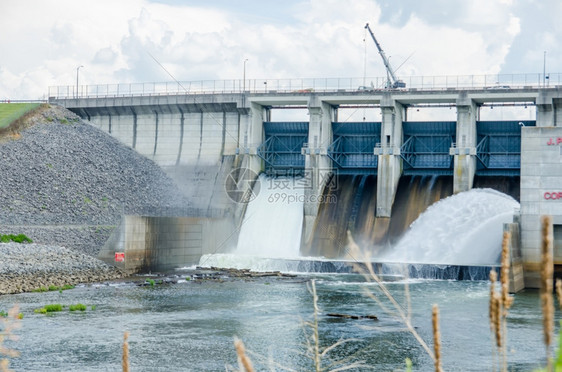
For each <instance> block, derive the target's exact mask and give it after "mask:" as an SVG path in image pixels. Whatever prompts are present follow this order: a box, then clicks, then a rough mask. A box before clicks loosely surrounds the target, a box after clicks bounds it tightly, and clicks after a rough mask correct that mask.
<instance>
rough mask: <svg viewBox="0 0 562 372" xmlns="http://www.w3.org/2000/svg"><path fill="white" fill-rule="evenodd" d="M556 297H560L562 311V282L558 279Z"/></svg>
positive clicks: (559, 306) (559, 305)
mask: <svg viewBox="0 0 562 372" xmlns="http://www.w3.org/2000/svg"><path fill="white" fill-rule="evenodd" d="M556 297H558V308H559V309H560V310H562V280H560V279H556Z"/></svg>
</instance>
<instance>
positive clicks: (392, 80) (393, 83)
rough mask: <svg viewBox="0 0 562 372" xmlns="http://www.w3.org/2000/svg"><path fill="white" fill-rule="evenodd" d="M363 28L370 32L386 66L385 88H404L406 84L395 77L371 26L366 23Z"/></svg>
mask: <svg viewBox="0 0 562 372" xmlns="http://www.w3.org/2000/svg"><path fill="white" fill-rule="evenodd" d="M365 28H366V29H367V30H368V31H369V33H370V34H371V38H373V41H374V42H375V45H376V46H377V49H378V50H379V54H380V55H381V58H382V61H383V63H384V67H385V68H386V74H387V78H388V82H387V88H406V84H405V83H404V82H403V81H402V80H400V79H398V78H397V77H396V74H395V73H394V70H393V69H392V67H391V66H390V61H389V60H388V58H387V57H386V54H384V50H382V47H381V45H380V44H379V42H378V41H377V38H376V37H375V34H373V31H372V30H371V27H369V24H368V23H367V24H366V25H365Z"/></svg>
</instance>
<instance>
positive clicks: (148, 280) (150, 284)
mask: <svg viewBox="0 0 562 372" xmlns="http://www.w3.org/2000/svg"><path fill="white" fill-rule="evenodd" d="M145 283H148V285H149V286H151V287H154V283H155V281H154V279H146V281H145Z"/></svg>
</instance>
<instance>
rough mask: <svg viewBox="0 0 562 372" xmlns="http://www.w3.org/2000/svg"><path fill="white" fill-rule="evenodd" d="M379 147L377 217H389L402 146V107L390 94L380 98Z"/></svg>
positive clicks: (397, 178)
mask: <svg viewBox="0 0 562 372" xmlns="http://www.w3.org/2000/svg"><path fill="white" fill-rule="evenodd" d="M380 106H381V112H382V128H381V147H380V150H378V151H377V149H375V155H378V157H379V162H378V184H377V217H390V213H391V211H392V203H393V202H394V196H395V194H396V187H397V186H398V181H399V180H400V174H401V172H402V167H401V166H402V159H401V158H400V146H401V145H402V120H403V117H404V107H403V106H402V105H401V104H400V103H399V102H397V101H396V100H395V99H394V98H393V97H392V95H391V94H390V93H386V94H384V95H383V96H382V99H381V101H380Z"/></svg>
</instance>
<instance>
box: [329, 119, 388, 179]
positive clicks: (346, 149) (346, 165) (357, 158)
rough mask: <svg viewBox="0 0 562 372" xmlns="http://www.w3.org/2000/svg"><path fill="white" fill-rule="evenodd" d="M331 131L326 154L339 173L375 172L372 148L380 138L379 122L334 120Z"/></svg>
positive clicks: (375, 161) (375, 160)
mask: <svg viewBox="0 0 562 372" xmlns="http://www.w3.org/2000/svg"><path fill="white" fill-rule="evenodd" d="M332 132H333V142H332V143H331V144H330V146H328V156H329V157H330V159H332V161H333V164H334V168H336V169H337V171H338V173H339V174H377V166H378V156H376V155H375V154H374V150H375V146H376V144H377V143H379V142H380V139H381V123H380V122H349V123H339V122H334V123H332Z"/></svg>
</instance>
